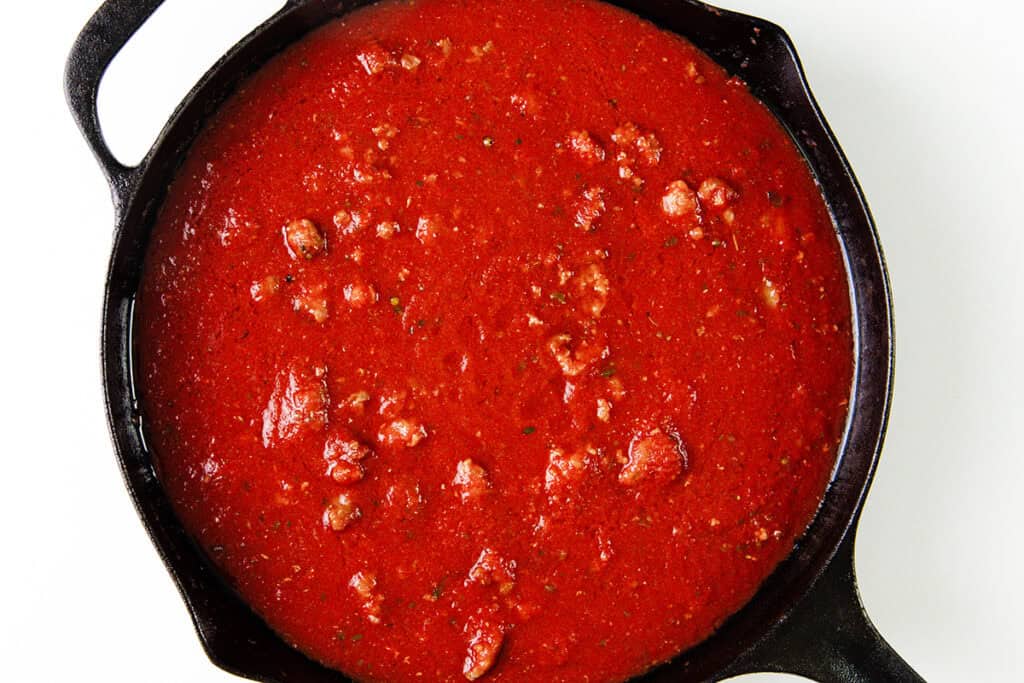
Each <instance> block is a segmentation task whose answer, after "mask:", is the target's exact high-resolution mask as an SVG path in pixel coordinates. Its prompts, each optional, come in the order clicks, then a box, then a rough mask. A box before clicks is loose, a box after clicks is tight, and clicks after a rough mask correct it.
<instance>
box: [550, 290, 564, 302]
mask: <svg viewBox="0 0 1024 683" xmlns="http://www.w3.org/2000/svg"><path fill="white" fill-rule="evenodd" d="M551 300H552V301H557V302H558V303H560V304H564V303H565V301H566V298H565V294H564V293H562V292H551Z"/></svg>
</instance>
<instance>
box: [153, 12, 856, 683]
mask: <svg viewBox="0 0 1024 683" xmlns="http://www.w3.org/2000/svg"><path fill="white" fill-rule="evenodd" d="M137 316H138V319H137V323H138V324H137V337H136V349H137V357H138V364H137V365H138V372H139V375H138V377H139V384H140V391H141V398H142V404H143V409H144V415H145V429H146V434H147V437H148V439H149V440H150V443H151V446H152V449H153V452H154V454H155V457H156V463H157V467H158V474H159V477H160V479H161V481H162V483H163V485H164V486H165V487H166V490H167V492H168V493H169V495H170V497H171V499H172V501H173V504H174V506H175V509H176V510H177V512H178V514H179V515H180V517H181V519H182V521H183V523H184V524H185V526H186V527H187V529H188V530H189V531H190V532H191V533H192V534H193V535H194V536H195V538H196V539H197V540H198V542H199V543H200V544H201V545H202V547H203V548H204V549H205V550H206V552H207V553H208V554H209V557H210V558H211V560H212V561H213V562H214V563H215V564H216V565H217V566H218V567H219V568H220V570H221V571H222V572H223V574H224V576H225V577H226V579H227V580H228V581H229V582H230V583H231V584H232V585H233V586H234V587H235V588H236V589H237V591H238V592H239V593H240V594H241V595H242V596H243V597H244V599H245V600H246V601H247V602H248V603H249V604H250V605H252V607H253V609H255V610H256V611H257V612H258V613H259V614H260V615H261V616H262V617H263V618H265V619H266V621H267V622H268V623H269V624H270V625H271V626H272V627H273V628H274V629H275V630H277V631H278V632H279V633H280V634H281V635H282V636H283V637H284V638H286V639H287V640H288V641H289V642H291V643H293V644H294V645H295V646H296V647H298V648H299V649H301V650H302V651H303V652H305V653H307V654H308V655H309V656H311V657H313V658H315V659H317V660H320V661H322V662H324V663H326V664H327V665H329V666H331V667H336V668H338V669H341V670H343V671H345V672H347V673H349V674H350V675H352V676H354V677H357V678H359V679H363V680H379V681H414V680H432V681H441V680H449V681H451V680H465V679H470V680H473V679H476V678H480V677H486V678H487V679H488V680H508V681H559V680H564V681H582V680H591V681H611V680H621V679H625V678H628V677H630V676H632V675H635V674H637V673H639V672H641V671H643V670H645V669H647V668H648V667H650V666H652V665H654V664H656V663H658V662H661V661H664V660H666V659H669V658H671V657H672V656H673V655H674V654H676V653H677V652H679V651H680V650H683V649H685V648H687V647H689V646H692V645H694V644H695V643H697V642H699V641H701V640H702V639H704V638H706V637H707V636H708V635H709V634H711V633H712V632H713V631H714V630H715V629H716V627H718V626H719V625H720V624H721V623H722V621H723V620H724V619H725V618H726V617H728V615H730V614H731V613H733V612H734V611H736V610H737V609H738V608H739V607H741V606H742V605H743V604H744V603H745V602H747V601H748V600H749V599H750V598H751V596H752V595H753V594H754V592H755V591H756V590H757V588H758V586H759V584H760V583H761V582H762V581H763V580H764V578H765V577H766V576H767V575H768V574H769V573H770V572H771V571H772V569H773V568H774V567H775V566H776V564H777V563H778V562H779V561H780V560H781V559H782V558H784V557H785V556H786V555H787V554H788V553H789V552H790V551H791V550H792V548H793V546H794V542H795V540H796V539H797V538H798V537H799V535H800V534H801V533H802V532H803V530H804V529H805V528H806V525H807V524H808V522H809V520H810V519H811V518H812V516H813V514H814V512H815V509H816V507H817V506H818V504H819V502H820V499H821V496H822V494H823V491H824V489H825V487H826V485H827V482H828V480H829V476H830V472H831V470H832V468H833V465H834V462H835V458H836V451H837V445H838V443H839V441H840V438H841V434H842V430H843V427H844V423H845V417H846V410H847V401H848V396H849V392H850V384H851V374H852V368H853V360H852V352H853V342H852V338H851V329H850V308H849V292H848V288H847V281H846V277H845V270H844V266H843V261H842V257H841V253H840V250H839V247H838V244H837V241H836V238H835V235H834V229H833V226H832V223H831V221H830V218H829V215H828V213H827V210H826V207H825V205H824V203H823V200H822V198H821V195H820V192H819V190H818V188H817V187H816V185H815V183H814V181H813V179H812V177H811V175H810V172H809V170H808V168H807V167H806V165H805V163H804V161H803V160H802V158H801V156H800V154H799V153H798V151H797V150H796V148H795V146H794V145H793V143H792V142H791V140H790V139H789V138H788V137H787V135H786V134H785V133H784V131H783V130H782V129H781V127H780V126H779V124H778V123H777V121H776V120H775V119H774V118H773V117H772V115H771V114H770V113H769V112H768V111H767V110H766V109H765V108H764V107H763V106H762V105H761V104H760V103H759V102H758V101H756V100H755V99H754V98H753V97H752V96H751V95H750V93H749V92H748V91H747V89H746V88H745V86H744V84H743V83H742V82H741V81H739V80H738V79H736V78H730V77H729V76H728V75H727V74H726V73H725V72H724V71H723V70H722V69H720V68H719V67H718V66H716V65H715V64H714V63H713V62H712V61H710V60H709V59H708V58H707V57H706V56H705V55H704V54H702V53H701V52H699V51H698V50H697V49H695V48H694V47H693V46H692V45H691V44H689V43H687V42H686V41H684V40H682V39H680V38H679V37H676V36H674V35H671V34H668V33H665V32H662V31H661V30H659V29H658V28H656V27H655V26H653V25H651V24H649V23H647V22H644V21H641V20H640V19H638V18H636V17H634V16H633V15H630V14H627V13H625V12H623V11H621V10H618V9H616V8H613V7H611V6H607V5H604V4H599V3H596V2H591V1H576V2H562V1H561V0H558V1H556V0H525V1H524V0H520V1H518V2H515V3H506V2H498V1H497V0H481V1H477V2H472V3H468V2H462V1H458V0H416V1H413V2H402V3H401V4H399V3H391V2H385V3H381V4H379V5H377V6H374V7H372V8H369V9H365V10H360V11H357V12H354V13H352V14H350V15H348V16H346V17H344V18H343V19H341V20H338V21H335V22H333V23H330V24H328V25H326V26H324V27H323V28H322V29H320V30H318V31H316V32H315V33H313V34H312V35H310V36H309V37H308V38H306V39H304V40H302V41H301V42H299V43H297V44H295V45H293V46H292V47H290V48H289V49H288V50H286V51H285V52H284V53H283V54H282V55H280V56H279V57H277V58H276V59H275V60H273V61H272V62H271V63H270V64H268V65H267V66H266V67H265V68H263V69H262V70H260V71H259V72H258V73H257V74H256V75H255V76H253V77H252V78H251V79H250V80H248V81H247V82H246V83H245V84H244V85H243V86H242V88H241V89H240V91H239V92H238V93H237V94H235V95H234V96H233V97H232V99H230V100H229V101H228V102H227V104H225V106H224V107H223V108H222V110H221V111H220V112H219V113H218V114H217V115H216V117H215V118H214V119H213V120H212V122H211V123H210V125H209V126H208V127H207V128H206V129H205V130H204V131H203V132H202V133H201V135H200V137H199V139H198V141H197V142H196V143H195V145H194V147H193V148H192V150H191V152H190V153H189V154H188V157H187V159H186V160H185V162H184V165H183V167H182V168H181V170H180V172H179V174H178V176H177V178H176V180H175V181H174V182H173V184H172V185H171V186H170V188H169V194H168V197H167V199H166V202H165V205H164V206H163V208H162V210H161V212H160V214H159V219H158V221H157V224H156V226H155V229H154V232H153V235H152V241H151V244H150V248H149V252H148V256H147V263H146V270H145V277H144V281H143V283H142V286H141V289H140V293H139V298H138V308H137Z"/></svg>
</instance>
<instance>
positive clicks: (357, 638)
mask: <svg viewBox="0 0 1024 683" xmlns="http://www.w3.org/2000/svg"><path fill="white" fill-rule="evenodd" d="M362 639H363V634H362V633H354V634H352V637H351V638H349V640H351V641H352V642H353V643H358V642H359V641H360V640H362Z"/></svg>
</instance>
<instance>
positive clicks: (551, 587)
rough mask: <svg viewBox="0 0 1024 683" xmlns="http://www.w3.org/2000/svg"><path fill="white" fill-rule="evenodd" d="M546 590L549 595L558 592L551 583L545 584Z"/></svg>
mask: <svg viewBox="0 0 1024 683" xmlns="http://www.w3.org/2000/svg"><path fill="white" fill-rule="evenodd" d="M544 590H546V591H547V592H548V593H554V592H555V591H556V590H558V589H557V588H555V587H554V586H553V585H551V584H550V583H545V584H544Z"/></svg>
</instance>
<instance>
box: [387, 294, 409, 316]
mask: <svg viewBox="0 0 1024 683" xmlns="http://www.w3.org/2000/svg"><path fill="white" fill-rule="evenodd" d="M388 303H389V304H391V310H392V311H394V312H395V313H396V314H398V313H402V312H403V311H404V310H405V308H403V307H402V300H401V299H399V298H398V297H397V296H393V297H391V298H390V299H388Z"/></svg>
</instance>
